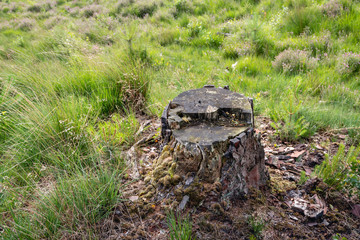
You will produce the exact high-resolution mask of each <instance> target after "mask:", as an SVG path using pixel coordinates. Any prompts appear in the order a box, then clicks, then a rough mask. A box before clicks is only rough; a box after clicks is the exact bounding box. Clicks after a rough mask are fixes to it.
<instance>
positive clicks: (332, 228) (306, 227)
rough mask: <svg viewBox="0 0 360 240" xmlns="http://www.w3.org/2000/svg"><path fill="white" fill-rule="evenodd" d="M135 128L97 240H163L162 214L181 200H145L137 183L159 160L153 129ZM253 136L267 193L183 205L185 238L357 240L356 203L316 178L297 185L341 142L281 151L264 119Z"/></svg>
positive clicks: (328, 139)
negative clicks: (120, 185) (119, 196)
mask: <svg viewBox="0 0 360 240" xmlns="http://www.w3.org/2000/svg"><path fill="white" fill-rule="evenodd" d="M142 122H143V124H142V128H141V129H140V131H139V133H138V134H139V136H141V138H140V140H139V141H138V142H137V143H136V144H135V145H134V146H133V147H132V148H131V149H130V150H129V151H128V152H127V153H126V154H124V157H125V158H127V159H128V161H129V164H130V165H129V169H128V173H127V178H126V179H124V186H125V189H123V190H122V191H123V192H124V196H123V197H124V201H123V202H121V203H120V204H119V206H118V207H117V208H116V209H114V211H113V214H112V215H111V217H110V218H109V219H106V221H104V222H103V223H102V224H101V225H100V226H99V228H101V232H102V233H103V234H102V236H100V238H101V239H169V228H168V226H167V213H168V212H169V210H171V209H173V210H176V209H177V208H178V206H179V202H180V201H181V198H180V199H179V198H176V196H171V195H169V196H162V197H158V198H154V197H147V195H146V189H147V188H149V186H147V184H145V182H144V176H145V175H146V173H147V172H148V171H151V167H152V161H153V160H154V159H156V158H157V157H158V155H159V153H160V146H161V139H160V138H159V136H158V134H157V133H158V128H159V127H160V121H159V120H158V119H143V120H142ZM256 131H257V132H259V133H261V136H262V144H263V146H264V150H265V160H266V167H267V170H268V173H269V176H270V179H269V181H268V183H267V185H266V186H265V187H263V188H261V189H251V190H250V192H249V193H248V194H247V195H244V196H243V197H241V198H239V199H234V200H232V201H227V202H226V201H221V199H219V198H217V197H215V196H216V191H217V190H216V189H212V190H211V191H207V194H208V196H206V197H205V198H202V200H201V201H200V202H196V203H194V202H191V201H189V203H188V204H187V205H186V207H185V209H184V210H182V211H181V215H182V216H184V217H185V216H188V217H189V218H190V219H191V222H192V229H193V237H194V238H195V239H342V238H341V237H345V238H346V239H360V218H359V217H360V214H359V213H360V205H359V201H358V199H355V198H349V197H348V196H347V195H346V194H344V193H341V192H337V191H335V190H334V189H332V188H330V187H328V186H327V185H326V184H325V183H323V182H322V181H321V180H319V179H316V178H314V179H310V180H308V181H307V182H305V183H304V184H302V185H299V184H297V182H298V180H299V178H300V173H301V171H305V173H306V174H307V175H310V174H311V172H312V171H313V169H314V167H315V166H316V165H317V164H320V163H321V162H322V161H323V160H324V156H325V154H326V153H330V154H331V153H334V152H336V150H337V148H338V146H339V144H340V143H341V142H344V143H345V139H346V135H344V134H342V133H336V134H335V133H321V134H316V135H314V136H313V137H312V138H311V139H310V140H309V141H307V142H302V143H298V144H290V143H283V142H280V141H278V140H277V139H276V138H274V130H273V129H272V128H271V127H270V125H269V119H268V118H265V117H258V118H257V120H256ZM334 140H335V141H334ZM133 159H136V161H134V160H133ZM144 193H145V194H144ZM212 193H213V195H212ZM156 194H160V195H164V194H165V195H166V190H162V191H161V189H160V191H158V190H156ZM339 236H341V237H340V238H339ZM336 237H338V238H336Z"/></svg>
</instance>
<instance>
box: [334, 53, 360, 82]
mask: <svg viewBox="0 0 360 240" xmlns="http://www.w3.org/2000/svg"><path fill="white" fill-rule="evenodd" d="M336 68H337V70H338V71H339V73H340V74H341V75H343V76H351V75H353V74H356V73H359V72H360V54H358V53H353V52H347V53H344V54H342V55H340V56H339V57H338V59H337V66H336Z"/></svg>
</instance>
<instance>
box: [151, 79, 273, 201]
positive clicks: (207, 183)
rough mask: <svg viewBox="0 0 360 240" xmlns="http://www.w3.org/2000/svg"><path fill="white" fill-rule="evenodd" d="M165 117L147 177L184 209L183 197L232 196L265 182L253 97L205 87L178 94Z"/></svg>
mask: <svg viewBox="0 0 360 240" xmlns="http://www.w3.org/2000/svg"><path fill="white" fill-rule="evenodd" d="M161 121H162V132H161V134H162V137H163V139H164V147H163V150H162V153H161V155H160V157H159V158H158V159H157V160H156V161H155V162H154V163H153V164H154V170H153V171H152V172H151V173H150V175H149V177H148V178H147V179H146V181H147V182H151V183H152V185H153V186H157V187H158V188H159V189H167V188H170V187H171V188H172V190H171V191H170V192H169V193H168V194H167V195H168V196H172V195H173V196H176V197H177V199H178V200H179V201H180V200H181V199H182V202H181V203H180V208H181V205H182V204H183V201H184V199H187V200H186V201H188V200H189V201H194V202H200V201H201V200H203V199H205V198H214V200H219V198H221V199H234V198H237V197H239V196H241V195H243V194H246V193H247V192H248V190H249V188H250V187H256V188H257V187H259V186H263V185H265V183H266V181H267V179H268V175H267V172H266V169H265V162H264V149H263V147H262V146H261V143H260V137H259V135H256V134H255V133H254V129H253V127H254V115H253V104H252V99H249V98H246V97H245V96H243V95H241V94H238V93H235V92H232V91H230V90H227V89H223V88H215V87H213V86H205V87H204V88H201V89H194V90H189V91H186V92H183V93H181V94H180V95H179V96H177V97H176V98H175V99H174V100H173V101H171V102H170V103H169V104H168V106H167V107H166V108H165V110H164V113H163V115H162V118H161ZM165 195H166V194H165ZM165 195H164V194H160V196H161V197H166V196H165ZM161 197H160V198H161ZM185 204H186V202H185Z"/></svg>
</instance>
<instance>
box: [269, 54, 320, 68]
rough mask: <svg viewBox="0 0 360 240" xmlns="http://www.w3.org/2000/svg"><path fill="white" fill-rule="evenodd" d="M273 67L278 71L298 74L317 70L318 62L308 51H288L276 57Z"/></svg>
mask: <svg viewBox="0 0 360 240" xmlns="http://www.w3.org/2000/svg"><path fill="white" fill-rule="evenodd" d="M272 65H273V67H274V68H275V69H276V70H278V71H282V72H284V73H288V74H296V73H302V72H306V71H308V70H312V69H314V68H316V67H317V65H318V60H317V59H316V58H313V57H311V56H310V52H308V51H304V50H298V49H296V50H292V49H287V50H285V51H283V52H281V53H280V54H279V55H278V56H276V57H275V60H274V61H273V62H272Z"/></svg>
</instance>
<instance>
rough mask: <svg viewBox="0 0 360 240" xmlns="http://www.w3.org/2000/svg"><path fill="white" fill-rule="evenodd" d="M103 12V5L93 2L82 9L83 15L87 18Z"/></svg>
mask: <svg viewBox="0 0 360 240" xmlns="http://www.w3.org/2000/svg"><path fill="white" fill-rule="evenodd" d="M101 12H102V7H101V6H100V5H97V4H91V5H89V6H86V7H84V8H83V9H82V15H83V16H84V17H86V18H89V17H95V16H96V15H98V14H100V13H101Z"/></svg>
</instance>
